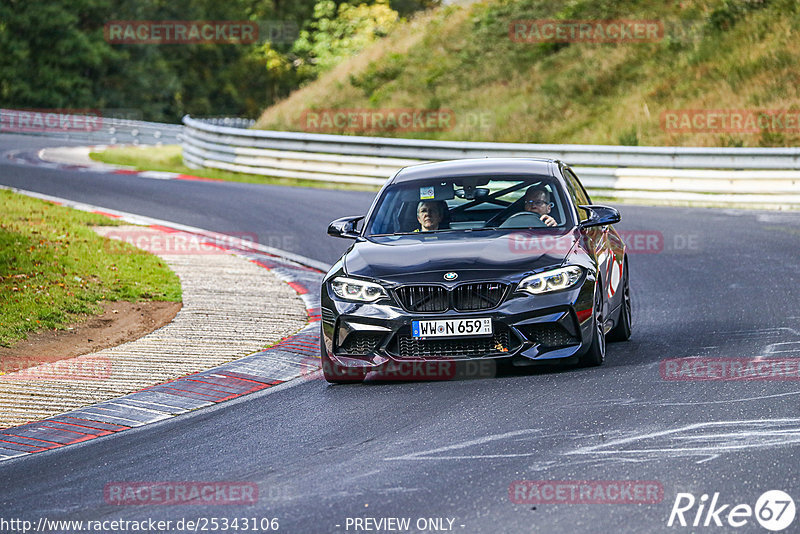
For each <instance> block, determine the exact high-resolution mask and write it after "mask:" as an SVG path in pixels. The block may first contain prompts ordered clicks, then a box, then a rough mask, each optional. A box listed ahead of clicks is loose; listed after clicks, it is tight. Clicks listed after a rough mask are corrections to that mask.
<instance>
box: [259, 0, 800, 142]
mask: <svg viewBox="0 0 800 534" xmlns="http://www.w3.org/2000/svg"><path fill="white" fill-rule="evenodd" d="M545 19H557V20H579V21H607V20H611V19H625V20H647V21H656V22H657V23H658V24H659V27H660V28H661V30H660V32H659V35H658V38H657V39H651V40H650V41H649V42H645V41H635V42H613V43H599V42H568V43H552V42H525V41H524V40H523V39H519V38H518V39H517V40H514V39H512V38H511V37H512V34H511V33H510V31H509V28H510V23H511V22H512V21H520V20H523V21H530V20H545ZM798 34H800V6H799V5H798V3H797V2H795V1H794V0H772V1H769V0H684V1H680V2H678V1H668V2H649V1H641V2H636V1H625V0H622V1H609V0H601V1H597V0H578V1H571V2H566V3H562V2H549V1H546V0H520V1H512V0H506V1H500V0H498V1H487V2H483V3H474V4H472V5H469V6H466V7H462V6H448V7H442V8H439V9H436V10H433V11H431V12H427V13H424V14H422V15H418V16H417V17H415V18H414V19H412V20H410V21H408V22H406V23H404V24H402V25H401V26H400V27H398V28H397V29H396V30H395V31H393V32H392V33H391V34H390V35H389V36H387V37H386V38H384V39H382V40H381V41H379V42H378V43H376V44H375V45H373V46H372V47H370V48H368V49H366V50H365V51H364V52H363V53H361V54H359V55H358V56H355V57H352V58H349V59H348V60H346V61H345V62H343V63H341V64H339V65H338V66H337V67H335V68H334V69H333V70H331V71H328V72H327V73H325V74H324V75H323V76H322V77H320V78H319V79H318V80H316V81H315V82H313V83H311V84H309V85H308V86H306V87H304V88H302V89H300V90H298V91H295V92H294V93H293V94H291V95H290V97H289V98H287V99H286V100H283V101H282V102H280V103H278V104H276V105H275V106H272V107H270V108H268V109H267V110H265V111H264V113H263V114H262V116H261V118H260V119H259V122H258V127H259V128H263V129H278V130H295V131H303V130H308V129H309V124H310V123H309V120H308V112H309V110H312V112H313V110H342V109H346V110H363V109H373V110H376V111H377V112H384V111H386V110H389V113H390V114H391V113H392V110H399V109H408V108H412V109H423V110H436V109H439V110H444V111H445V112H446V114H447V115H448V116H449V115H450V114H451V113H452V116H453V117H454V119H455V121H454V126H453V127H451V128H446V127H444V128H440V129H436V128H435V129H434V131H424V130H425V129H424V128H417V129H416V130H414V129H412V131H402V130H403V129H402V128H398V129H392V128H389V129H387V128H385V127H379V128H377V129H376V128H372V129H364V128H362V127H360V126H356V127H352V126H348V127H344V128H336V127H330V128H326V129H324V131H325V132H326V133H348V134H364V135H380V136H397V137H418V138H428V139H451V140H472V141H477V140H481V141H501V142H530V143H588V144H626V145H635V144H638V145H673V146H797V145H798V141H800V124H798V114H799V113H800V98H798V97H799V96H800V94H799V92H800V89H799V88H800V68H798V65H800V42H799V41H798V39H797V35H798ZM521 35H525V34H524V33H523V34H521ZM529 35H530V34H529ZM690 110H703V111H702V112H701V113H700V118H701V119H702V122H695V123H693V124H694V130H695V131H688V130H690V129H691V128H689V127H687V124H692V123H685V122H682V121H685V120H687V117H692V115H691V114H692V112H691V111H690ZM705 110H738V111H736V112H735V113H727V112H726V113H724V114H722V115H721V116H715V113H714V112H712V111H705ZM764 110H773V111H774V110H780V111H779V113H778V114H773V115H769V114H768V115H767V117H768V118H766V119H765V118H763V117H761V118H760V117H759V114H760V113H762V112H763V111H764ZM675 111H677V112H679V114H678V115H677V117H678V120H677V122H675V121H674V119H675V117H676V114H675V113H673V112H675ZM667 113H672V114H670V115H667ZM737 115H738V116H739V118H740V120H743V122H742V123H741V124H740V123H737V122H733V123H731V124H732V125H729V123H728V122H727V121H736V120H737V119H736V118H735V116H737ZM381 116H383V115H381ZM742 117H743V119H742ZM776 118H777V122H776ZM762 119H763V120H764V122H761V123H758V122H753V121H754V120H756V121H758V120H762ZM691 120H694V121H696V120H698V119H695V118H692V119H691ZM714 120H716V122H711V121H714ZM666 121H670V122H669V124H667V123H666ZM351 124H361V123H357V122H355V123H351ZM448 124H452V123H448ZM698 125H699V126H698ZM765 125H767V126H765ZM744 130H746V131H744ZM315 131H323V130H320V129H315Z"/></svg>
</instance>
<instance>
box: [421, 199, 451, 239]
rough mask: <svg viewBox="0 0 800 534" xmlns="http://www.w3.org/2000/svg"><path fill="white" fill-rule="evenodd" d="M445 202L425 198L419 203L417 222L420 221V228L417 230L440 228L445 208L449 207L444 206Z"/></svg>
mask: <svg viewBox="0 0 800 534" xmlns="http://www.w3.org/2000/svg"><path fill="white" fill-rule="evenodd" d="M443 204H444V202H441V201H436V200H431V201H425V200H423V201H422V202H420V203H419V204H417V222H419V226H420V228H419V230H414V231H415V232H433V231H436V230H438V229H439V225H440V224H441V222H442V219H443V218H444V213H443V210H444V209H447V208H446V207H444V206H442V205H443Z"/></svg>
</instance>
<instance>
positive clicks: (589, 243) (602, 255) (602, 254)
mask: <svg viewBox="0 0 800 534" xmlns="http://www.w3.org/2000/svg"><path fill="white" fill-rule="evenodd" d="M562 173H563V175H564V179H565V181H566V183H567V190H568V191H569V195H570V197H571V198H572V202H573V203H574V204H575V207H576V208H577V210H578V219H579V220H582V219H585V218H586V212H585V211H584V210H582V209H580V208H578V206H582V205H583V206H585V205H590V204H591V203H592V201H591V199H590V198H589V195H588V194H587V193H586V191H585V190H584V189H583V186H582V185H581V183H580V181H579V180H578V177H577V176H576V175H575V173H574V172H572V169H570V168H569V167H563V169H562ZM581 234H582V235H583V236H584V239H585V241H584V243H585V247H586V249H587V250H591V251H592V253H593V254H594V257H595V260H596V261H597V271H598V273H599V275H600V281H601V283H602V290H603V303H604V304H605V306H604V309H603V317H608V314H607V312H608V309H609V306H608V302H609V300H610V298H609V276H608V275H609V267H610V265H611V254H610V251H609V246H608V226H593V227H591V228H584V229H582V230H581Z"/></svg>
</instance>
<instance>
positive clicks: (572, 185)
mask: <svg viewBox="0 0 800 534" xmlns="http://www.w3.org/2000/svg"><path fill="white" fill-rule="evenodd" d="M564 176H565V177H566V179H567V188H568V189H569V195H570V196H571V197H572V201H573V202H575V206H576V207H577V206H581V205H584V206H585V205H588V204H591V203H592V201H591V200H590V199H589V195H587V194H586V191H585V190H584V189H583V186H582V185H581V183H580V181H578V177H577V176H575V173H573V172H572V171H571V170H570V169H566V168H565V169H564ZM584 213H585V212H584V211H583V210H582V209H580V208H578V215H579V216H580V217H581V218H583V215H584Z"/></svg>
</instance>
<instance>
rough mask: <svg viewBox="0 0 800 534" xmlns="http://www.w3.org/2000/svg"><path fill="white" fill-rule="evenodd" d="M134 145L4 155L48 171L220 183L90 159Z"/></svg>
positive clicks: (29, 151) (32, 151) (216, 180)
mask: <svg viewBox="0 0 800 534" xmlns="http://www.w3.org/2000/svg"><path fill="white" fill-rule="evenodd" d="M127 146H136V145H93V146H77V147H56V148H42V149H40V150H38V151H35V150H17V151H12V152H9V153H8V154H7V157H8V159H10V160H11V161H13V162H15V163H18V164H21V165H36V166H38V167H45V168H49V169H57V170H68V171H83V172H96V173H102V174H116V175H125V176H135V177H138V178H147V179H151V180H185V181H191V182H222V181H224V180H220V179H217V178H204V177H202V176H193V175H191V174H182V173H177V172H168V171H139V170H136V169H133V168H131V167H125V166H123V165H113V164H110V163H101V162H99V161H93V160H92V159H90V158H89V152H99V151H102V150H106V149H108V148H123V147H127Z"/></svg>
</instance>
